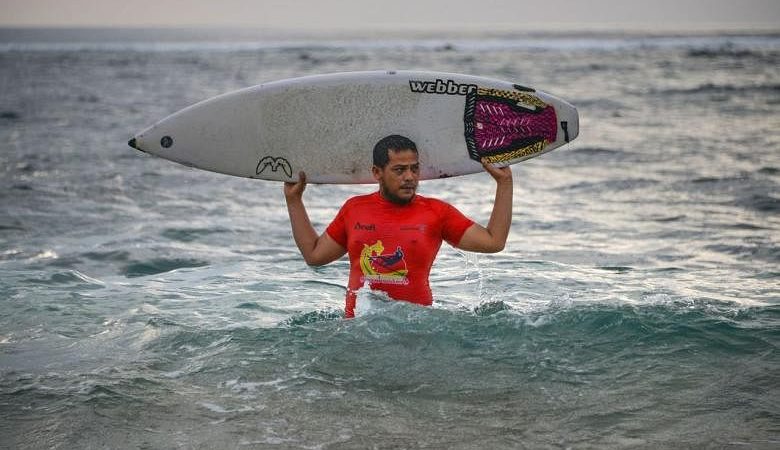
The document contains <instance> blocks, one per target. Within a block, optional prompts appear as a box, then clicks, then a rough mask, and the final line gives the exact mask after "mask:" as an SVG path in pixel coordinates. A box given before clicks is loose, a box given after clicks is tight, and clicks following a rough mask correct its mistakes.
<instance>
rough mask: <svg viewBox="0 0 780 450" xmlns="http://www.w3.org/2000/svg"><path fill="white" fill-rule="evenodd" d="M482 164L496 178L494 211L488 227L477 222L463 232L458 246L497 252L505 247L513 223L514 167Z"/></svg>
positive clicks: (471, 250) (483, 162) (473, 250)
mask: <svg viewBox="0 0 780 450" xmlns="http://www.w3.org/2000/svg"><path fill="white" fill-rule="evenodd" d="M482 166H483V167H484V168H485V171H487V172H488V173H489V174H490V175H491V176H492V177H493V179H494V180H496V198H495V200H494V201H493V212H492V213H491V214H490V220H489V221H488V224H487V227H483V226H482V225H479V224H477V223H475V224H474V225H472V226H471V227H469V228H468V229H467V230H466V232H465V233H463V237H461V239H460V242H459V243H458V248H459V249H461V250H466V251H470V252H479V253H496V252H500V251H501V250H503V249H504V246H505V245H506V239H507V237H508V236H509V227H510V226H511V225H512V169H510V168H509V166H507V167H501V168H497V167H493V165H492V164H489V163H486V162H485V161H484V160H483V161H482Z"/></svg>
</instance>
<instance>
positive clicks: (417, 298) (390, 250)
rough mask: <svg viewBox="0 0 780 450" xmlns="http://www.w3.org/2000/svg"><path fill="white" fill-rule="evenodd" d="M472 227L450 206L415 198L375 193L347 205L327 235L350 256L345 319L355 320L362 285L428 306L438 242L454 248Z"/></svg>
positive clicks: (396, 297)
mask: <svg viewBox="0 0 780 450" xmlns="http://www.w3.org/2000/svg"><path fill="white" fill-rule="evenodd" d="M473 223H474V222H473V221H472V220H471V219H469V218H467V217H466V216H464V215H463V214H462V213H461V212H460V211H458V210H457V209H455V208H454V207H453V206H452V205H450V204H448V203H445V202H443V201H441V200H436V199H433V198H426V197H422V196H420V195H415V196H414V198H413V199H412V201H411V202H410V203H408V204H406V205H397V204H395V203H393V202H390V201H388V200H386V199H385V198H384V197H382V196H381V195H380V194H379V192H375V193H373V194H369V195H361V196H357V197H353V198H351V199H349V200H347V201H346V203H344V206H342V207H341V210H340V211H339V213H338V214H337V215H336V218H335V219H333V222H332V223H331V224H330V225H329V226H328V228H327V230H326V232H327V233H328V235H329V236H330V237H331V238H333V240H334V241H336V242H338V243H339V244H340V245H341V246H343V247H344V248H346V249H347V253H348V255H349V263H350V271H349V284H348V285H347V299H346V311H345V312H346V317H354V316H355V303H356V300H357V294H356V292H357V290H358V289H360V288H361V287H362V286H363V284H364V283H365V282H368V284H369V286H370V287H371V289H373V290H380V291H384V292H386V293H387V294H388V295H389V296H390V297H391V298H393V299H396V300H405V301H409V302H413V303H418V304H421V305H430V304H431V303H433V296H432V295H431V287H430V285H429V284H428V275H429V274H430V272H431V266H432V265H433V260H434V259H435V258H436V254H437V253H438V251H439V247H441V241H442V240H445V241H447V242H448V243H449V244H450V245H453V246H455V245H457V244H458V243H459V242H460V239H461V237H463V233H465V232H466V229H468V228H469V227H470V226H471V225H472V224H473Z"/></svg>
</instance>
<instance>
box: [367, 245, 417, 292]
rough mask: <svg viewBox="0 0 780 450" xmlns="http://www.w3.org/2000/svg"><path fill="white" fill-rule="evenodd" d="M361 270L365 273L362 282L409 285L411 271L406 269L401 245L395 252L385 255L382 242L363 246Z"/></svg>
mask: <svg viewBox="0 0 780 450" xmlns="http://www.w3.org/2000/svg"><path fill="white" fill-rule="evenodd" d="M360 269H361V271H362V272H363V278H362V280H361V281H363V282H365V281H369V282H375V283H389V284H408V283H409V278H407V274H408V273H409V271H408V270H407V268H406V260H405V259H404V251H403V249H402V248H401V246H400V245H399V246H398V247H396V249H395V251H393V252H391V253H385V247H384V245H383V244H382V241H381V240H377V241H376V242H375V243H374V244H372V245H368V244H363V250H362V251H361V252H360Z"/></svg>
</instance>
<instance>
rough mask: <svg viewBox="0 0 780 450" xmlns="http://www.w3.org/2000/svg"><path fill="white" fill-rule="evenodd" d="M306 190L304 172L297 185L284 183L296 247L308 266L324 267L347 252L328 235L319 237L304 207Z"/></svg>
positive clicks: (300, 175)
mask: <svg viewBox="0 0 780 450" xmlns="http://www.w3.org/2000/svg"><path fill="white" fill-rule="evenodd" d="M304 190H306V174H305V173H303V172H301V173H300V174H299V175H298V182H297V183H284V199H285V201H286V202H287V213H288V214H289V216H290V226H291V227H292V234H293V238H294V239H295V245H297V246H298V250H300V252H301V255H303V259H304V261H306V264H308V265H310V266H322V265H325V264H328V263H330V262H333V261H335V260H337V259H339V258H341V257H342V256H344V254H345V253H346V252H347V250H346V249H345V248H344V247H342V246H341V245H339V243H338V242H336V241H334V240H333V239H332V238H331V237H330V236H328V233H322V235H319V236H318V235H317V232H316V231H315V230H314V227H313V226H312V224H311V220H309V214H308V213H307V212H306V207H305V206H304V205H303V191H304Z"/></svg>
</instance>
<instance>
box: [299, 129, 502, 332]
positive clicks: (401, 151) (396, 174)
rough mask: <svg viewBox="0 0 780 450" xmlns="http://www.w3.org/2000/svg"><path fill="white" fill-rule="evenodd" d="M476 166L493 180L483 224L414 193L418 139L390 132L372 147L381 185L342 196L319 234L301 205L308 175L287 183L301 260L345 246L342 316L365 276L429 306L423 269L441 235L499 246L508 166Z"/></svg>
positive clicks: (374, 285)
mask: <svg viewBox="0 0 780 450" xmlns="http://www.w3.org/2000/svg"><path fill="white" fill-rule="evenodd" d="M482 165H483V167H484V168H485V170H486V171H487V172H488V173H489V174H490V175H491V176H492V177H493V178H494V179H495V180H496V197H495V201H494V203H493V212H492V214H491V215H490V220H489V221H488V225H487V227H483V226H481V225H479V224H477V223H475V222H474V221H472V220H470V219H468V218H467V217H465V216H464V215H463V214H461V213H460V211H458V210H457V209H455V208H454V207H453V206H451V205H449V204H447V203H445V202H443V201H441V200H437V199H433V198H427V197H423V196H420V195H417V184H418V182H419V179H420V163H419V161H418V152H417V146H416V145H415V143H414V142H412V141H411V140H410V139H408V138H406V137H403V136H398V135H392V136H388V137H386V138H384V139H382V140H380V141H379V142H378V143H377V144H376V146H375V147H374V166H373V167H372V169H371V171H372V173H373V175H374V179H376V181H377V182H378V183H379V192H375V193H373V194H369V195H361V196H357V197H353V198H351V199H349V200H347V201H346V202H345V203H344V206H342V208H341V210H340V211H339V213H338V215H337V216H336V218H335V219H333V222H331V224H330V225H329V226H328V228H327V229H326V231H325V232H324V233H322V234H321V235H318V234H317V232H316V231H315V230H314V227H312V225H311V221H310V220H309V216H308V214H307V213H306V208H305V206H304V205H303V191H304V190H305V189H306V174H304V173H303V172H301V173H300V174H299V180H298V182H297V183H285V186H284V195H285V200H286V201H287V211H288V213H289V215H290V224H291V226H292V233H293V237H294V239H295V243H296V245H297V246H298V249H299V250H300V252H301V254H302V255H303V258H304V260H305V261H306V263H307V264H309V265H312V266H321V265H325V264H328V263H330V262H332V261H335V260H337V259H339V258H341V257H342V256H344V254H346V253H349V261H350V274H349V284H348V286H347V298H346V310H345V316H346V317H354V315H355V305H356V301H357V290H358V289H360V288H361V287H362V286H363V285H364V284H366V283H368V285H369V286H370V287H371V289H373V290H380V291H384V292H385V293H386V294H388V295H389V296H390V297H391V298H393V299H395V300H405V301H409V302H412V303H417V304H421V305H430V304H431V303H432V302H433V297H432V295H431V288H430V285H429V283H428V276H429V274H430V270H431V266H432V265H433V260H434V258H435V257H436V254H437V253H438V251H439V247H440V246H441V242H442V240H445V241H447V242H448V243H449V244H450V245H452V246H454V247H456V248H459V249H461V250H466V251H472V252H480V253H495V252H499V251H501V250H503V248H504V245H505V244H506V239H507V236H508V235H509V227H510V225H511V223H512V171H511V169H510V168H509V167H504V168H496V167H493V166H492V165H490V164H487V163H485V162H484V161H483V164H482Z"/></svg>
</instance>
